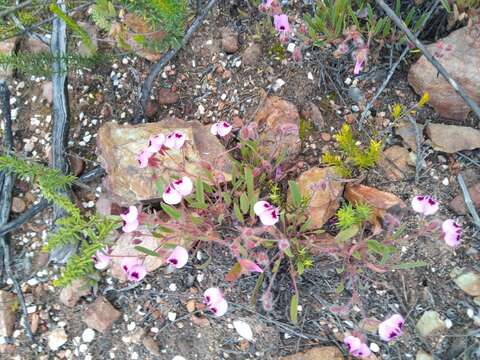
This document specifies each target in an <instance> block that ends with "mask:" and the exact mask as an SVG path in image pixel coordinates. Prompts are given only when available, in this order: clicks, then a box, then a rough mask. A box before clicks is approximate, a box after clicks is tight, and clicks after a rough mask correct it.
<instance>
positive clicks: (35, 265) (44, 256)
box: [32, 251, 49, 272]
mask: <svg viewBox="0 0 480 360" xmlns="http://www.w3.org/2000/svg"><path fill="white" fill-rule="evenodd" d="M48 260H49V254H48V252H43V251H40V252H39V253H36V254H35V256H34V257H33V260H32V272H37V271H39V270H43V269H44V268H45V266H47V264H48Z"/></svg>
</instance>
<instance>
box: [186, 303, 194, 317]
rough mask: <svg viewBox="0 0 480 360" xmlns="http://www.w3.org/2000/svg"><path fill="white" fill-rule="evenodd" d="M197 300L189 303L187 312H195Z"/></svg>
mask: <svg viewBox="0 0 480 360" xmlns="http://www.w3.org/2000/svg"><path fill="white" fill-rule="evenodd" d="M195 306H196V305H195V299H190V300H188V301H187V304H186V308H187V311H188V312H189V313H190V314H191V313H193V312H194V311H195Z"/></svg>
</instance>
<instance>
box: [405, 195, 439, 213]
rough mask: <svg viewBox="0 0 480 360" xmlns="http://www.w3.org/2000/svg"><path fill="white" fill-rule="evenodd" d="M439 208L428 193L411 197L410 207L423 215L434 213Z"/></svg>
mask: <svg viewBox="0 0 480 360" xmlns="http://www.w3.org/2000/svg"><path fill="white" fill-rule="evenodd" d="M439 208H440V204H439V202H438V201H436V200H434V199H433V198H432V197H431V196H428V195H418V196H415V197H414V198H413V199H412V209H413V211H415V212H418V213H420V214H423V215H425V216H428V215H433V214H435V213H436V212H437V211H438V209H439Z"/></svg>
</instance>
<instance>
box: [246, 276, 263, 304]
mask: <svg viewBox="0 0 480 360" xmlns="http://www.w3.org/2000/svg"><path fill="white" fill-rule="evenodd" d="M264 279H265V273H261V274H260V275H259V277H258V278H257V282H256V283H255V288H254V289H253V292H252V295H251V299H250V305H252V306H253V305H255V304H256V303H257V295H258V292H259V291H260V287H261V286H262V284H263V280H264Z"/></svg>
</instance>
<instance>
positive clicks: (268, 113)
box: [255, 96, 300, 158]
mask: <svg viewBox="0 0 480 360" xmlns="http://www.w3.org/2000/svg"><path fill="white" fill-rule="evenodd" d="M255 122H256V123H257V125H258V129H259V130H260V136H259V140H260V144H261V146H260V149H261V150H260V151H261V152H262V154H263V155H264V156H266V157H267V158H278V157H280V156H281V155H282V154H283V155H285V156H286V157H292V156H295V155H296V154H298V152H299V151H300V136H299V129H300V114H299V113H298V109H297V107H296V106H295V105H294V104H292V103H291V102H289V101H287V100H284V99H282V98H280V97H278V96H271V97H267V99H266V100H265V103H264V104H263V106H262V107H261V108H260V109H259V111H258V112H257V114H256V115H255Z"/></svg>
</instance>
